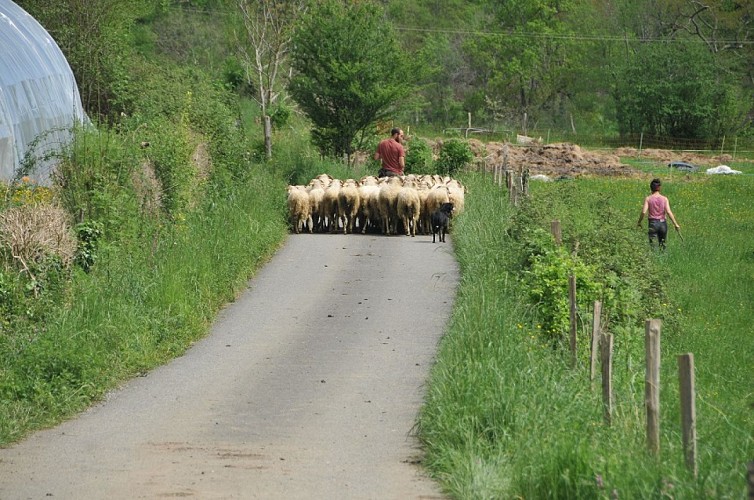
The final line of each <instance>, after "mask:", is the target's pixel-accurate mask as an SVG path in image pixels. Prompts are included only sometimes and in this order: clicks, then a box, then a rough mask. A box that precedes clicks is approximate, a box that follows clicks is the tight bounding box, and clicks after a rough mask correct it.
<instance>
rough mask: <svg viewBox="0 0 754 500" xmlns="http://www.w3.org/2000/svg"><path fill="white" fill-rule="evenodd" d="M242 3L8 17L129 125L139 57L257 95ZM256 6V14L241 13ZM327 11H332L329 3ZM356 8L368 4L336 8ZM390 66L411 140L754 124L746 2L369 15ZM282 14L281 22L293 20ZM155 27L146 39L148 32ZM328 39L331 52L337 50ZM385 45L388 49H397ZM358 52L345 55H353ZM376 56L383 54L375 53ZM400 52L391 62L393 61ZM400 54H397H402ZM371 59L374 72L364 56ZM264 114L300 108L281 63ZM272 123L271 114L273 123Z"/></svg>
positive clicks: (112, 6) (416, 8) (430, 6)
mask: <svg viewBox="0 0 754 500" xmlns="http://www.w3.org/2000/svg"><path fill="white" fill-rule="evenodd" d="M244 3H246V4H247V5H248V4H249V2H248V1H246V2H244V1H243V0H177V1H167V0H139V1H135V2H134V1H129V2H124V1H115V2H112V1H105V0H96V1H91V2H85V3H82V2H73V1H71V2H57V3H56V4H55V6H52V7H50V6H48V5H47V2H43V1H40V0H24V1H20V2H19V4H20V5H22V6H23V7H25V8H26V9H27V10H29V11H30V12H31V13H32V14H33V15H34V16H35V17H37V19H39V20H40V21H41V22H42V24H43V25H44V26H45V27H46V28H47V29H48V30H49V31H50V32H51V33H52V34H53V36H54V37H55V39H56V41H57V42H58V43H59V44H60V45H61V48H62V49H63V51H64V53H66V55H67V57H68V58H69V61H70V62H71V65H72V66H73V69H74V72H75V74H76V76H77V80H78V82H79V85H80V87H81V90H82V96H83V98H84V102H85V107H86V109H87V110H88V111H89V112H90V113H92V114H94V115H99V116H100V117H103V118H108V119H110V120H112V119H113V117H117V116H118V114H119V113H120V112H125V113H129V112H130V110H131V109H130V108H132V106H133V101H134V100H135V96H133V95H129V86H128V85H127V82H128V81H129V79H132V78H134V77H135V75H134V74H133V70H132V69H131V68H130V67H129V55H130V54H132V53H133V52H134V51H136V52H141V53H143V54H157V55H159V56H160V57H166V58H168V59H169V60H171V61H172V62H175V63H177V64H179V65H184V66H191V67H196V68H201V69H202V70H205V71H209V72H211V73H214V75H215V77H216V78H218V79H219V80H221V81H223V82H224V83H226V84H229V85H233V86H234V87H235V89H236V90H237V91H238V93H239V94H241V95H243V94H244V93H246V96H247V97H252V96H254V94H255V93H258V92H259V91H260V89H259V88H258V85H256V84H255V78H254V76H253V74H250V73H253V68H251V67H250V65H249V64H248V62H245V61H244V60H243V57H241V56H240V55H239V54H240V53H241V52H242V51H239V45H240V44H241V43H239V38H237V35H238V32H239V31H241V30H242V29H241V28H239V27H240V26H241V25H242V24H243V20H242V18H241V15H240V10H239V6H240V5H242V4H244ZM252 3H254V2H252ZM258 3H259V4H269V5H271V6H272V8H273V9H277V8H280V7H279V6H280V5H281V4H285V5H294V4H295V5H297V6H299V7H300V11H299V12H298V14H297V15H298V16H299V17H298V18H294V19H293V20H292V23H293V25H294V28H295V26H296V25H298V24H301V23H303V22H306V21H307V19H308V18H309V17H310V16H309V14H310V12H311V11H312V9H316V8H317V6H320V5H322V4H327V3H328V2H327V1H322V0H293V1H290V2H275V1H272V0H267V1H264V2H258ZM329 3H338V2H329ZM341 3H344V4H351V5H354V4H362V3H369V2H341ZM374 5H376V6H377V8H378V9H379V10H378V12H379V13H380V15H381V16H382V17H381V18H380V19H379V20H378V21H379V24H380V29H381V30H382V33H383V35H384V40H385V41H386V43H385V45H384V49H385V50H384V51H385V52H388V56H389V57H396V58H397V57H399V56H400V57H403V56H405V57H408V58H409V59H410V60H411V62H412V63H413V64H412V65H411V66H410V68H408V69H407V73H406V74H403V75H400V77H401V78H402V79H403V81H404V82H405V83H406V84H407V85H409V86H410V87H411V91H410V92H407V93H405V95H403V96H399V97H401V98H400V99H397V100H396V102H395V103H394V106H393V109H391V114H390V118H391V120H392V121H395V122H399V123H402V124H407V125H412V126H414V127H415V129H417V130H419V129H420V130H427V131H433V132H436V131H441V130H443V129H448V128H462V127H467V126H469V122H470V121H471V124H472V126H473V127H474V128H481V129H486V130H491V131H495V132H500V133H503V134H504V135H503V136H504V137H510V136H511V134H512V135H513V137H515V134H517V133H520V134H524V135H527V134H528V135H533V136H536V135H543V134H545V133H547V135H548V136H549V135H550V134H549V132H550V131H551V132H552V135H553V136H554V137H557V138H563V139H568V138H569V137H579V136H581V137H594V138H596V139H593V140H591V141H589V140H587V139H584V140H585V141H588V142H596V143H599V144H605V145H612V146H619V145H625V144H631V145H635V144H636V143H637V141H636V140H635V138H636V137H637V136H639V135H640V134H641V135H642V136H643V137H645V139H644V140H645V144H646V145H654V146H667V147H673V146H675V145H680V146H681V147H686V148H702V149H714V148H719V147H720V145H721V142H723V141H725V138H726V137H727V138H728V140H729V141H730V138H732V137H736V138H737V139H738V140H742V141H744V142H748V141H749V140H750V139H751V137H752V134H753V132H752V118H753V117H754V99H753V98H752V96H754V5H753V4H752V3H751V2H748V1H744V0H710V1H699V0H636V1H635V0H616V1H610V2H603V1H594V0H510V1H506V2H495V1H483V0H473V1H461V0H448V1H442V2H440V1H436V0H417V1H414V2H398V1H395V0H384V1H381V2H374ZM286 15H290V12H288V13H287V14H286ZM147 25H149V26H150V27H153V28H154V35H152V34H151V33H150V34H147V31H146V30H145V29H144V26H147ZM334 29H335V30H336V31H330V32H326V33H325V35H327V36H326V37H323V38H332V37H336V38H337V37H338V36H347V34H344V33H338V32H337V28H334ZM393 38H395V40H396V41H397V45H395V46H394V45H392V44H391V43H389V42H392V39H393ZM358 43H359V41H358V40H355V41H353V44H354V45H353V48H354V50H359V45H358ZM377 43H379V41H377ZM396 48H397V49H396ZM399 53H400V54H399ZM372 57H375V56H374V55H373V56H372ZM281 62H282V65H281V67H280V68H279V71H278V73H279V77H278V82H275V85H276V86H277V87H278V88H275V89H274V90H275V92H277V93H278V94H279V96H272V97H273V100H274V102H269V103H267V105H268V106H270V107H271V109H270V110H268V112H269V113H270V114H273V113H275V112H277V113H282V114H285V113H288V112H290V111H291V110H292V109H295V108H296V105H295V104H294V102H293V100H292V99H289V96H288V94H287V91H286V88H285V87H286V84H287V83H288V82H287V78H286V75H288V74H289V73H288V70H289V64H290V62H289V61H288V60H287V59H286V58H283V59H282V60H281ZM281 110H282V111H281Z"/></svg>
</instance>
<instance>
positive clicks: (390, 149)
mask: <svg viewBox="0 0 754 500" xmlns="http://www.w3.org/2000/svg"><path fill="white" fill-rule="evenodd" d="M374 159H375V160H380V161H381V162H382V168H381V169H380V171H379V173H378V174H377V177H392V176H394V175H403V169H404V168H405V167H406V150H405V149H403V130H401V129H399V128H397V127H396V128H393V129H392V130H391V131H390V138H388V139H383V140H382V141H380V143H379V145H378V146H377V151H376V152H375V153H374Z"/></svg>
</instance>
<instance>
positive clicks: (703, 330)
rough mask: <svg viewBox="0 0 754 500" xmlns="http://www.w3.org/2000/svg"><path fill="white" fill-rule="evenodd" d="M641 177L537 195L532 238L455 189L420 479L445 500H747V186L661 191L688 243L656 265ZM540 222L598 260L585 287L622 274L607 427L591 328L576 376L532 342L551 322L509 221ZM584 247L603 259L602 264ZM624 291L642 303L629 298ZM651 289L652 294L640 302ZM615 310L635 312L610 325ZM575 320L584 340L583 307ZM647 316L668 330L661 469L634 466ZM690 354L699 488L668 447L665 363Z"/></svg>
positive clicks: (510, 217)
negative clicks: (445, 312)
mask: <svg viewBox="0 0 754 500" xmlns="http://www.w3.org/2000/svg"><path fill="white" fill-rule="evenodd" d="M733 168H738V169H740V170H745V169H746V167H741V166H738V167H737V166H733ZM648 175H649V174H648ZM650 177H651V175H650V176H649V177H647V179H641V180H580V181H576V182H570V183H565V184H564V183H553V184H537V185H534V186H533V187H532V199H535V200H537V202H536V205H537V206H538V207H539V211H538V212H537V213H538V214H539V215H540V216H541V218H540V219H539V222H538V223H537V222H536V220H537V219H531V218H529V219H526V218H522V217H521V213H520V211H514V210H513V209H511V208H510V207H509V206H508V204H507V197H506V196H505V194H504V193H502V192H501V191H499V190H497V189H496V188H495V187H493V186H492V185H491V183H490V182H489V179H481V178H479V177H476V176H470V177H468V178H467V179H464V181H465V182H466V184H467V185H468V187H469V195H468V198H467V211H466V213H465V215H464V216H463V217H461V218H459V219H458V220H457V221H456V225H455V227H454V243H455V246H456V251H457V255H458V259H459V262H460V265H461V270H462V274H463V277H462V282H461V286H460V289H459V295H458V300H457V304H456V309H455V312H454V315H453V318H452V321H451V325H450V330H449V332H448V334H447V335H446V337H445V338H444V340H443V342H442V344H441V346H440V351H439V353H438V358H437V362H436V364H435V366H434V368H433V371H432V375H431V380H430V383H429V387H428V394H427V401H426V404H425V406H424V408H423V410H422V414H421V416H420V435H421V438H422V439H423V441H424V443H425V445H426V447H427V464H428V466H429V468H430V470H431V471H432V472H433V473H434V474H436V476H437V477H438V478H440V479H441V480H442V482H443V484H444V485H445V487H446V489H447V491H448V492H449V493H451V494H452V495H453V496H454V497H458V498H610V497H611V495H614V494H615V495H618V498H664V497H672V498H741V497H743V496H744V494H745V488H746V486H745V464H746V462H747V461H748V460H751V458H752V457H754V440H753V439H752V429H754V425H752V424H753V421H752V416H751V415H752V412H751V404H752V399H753V397H752V386H751V380H752V374H753V373H752V363H751V360H752V359H754V343H752V332H751V328H750V326H747V325H748V322H749V319H748V317H749V315H750V312H751V311H752V310H753V308H752V306H753V305H754V303H753V300H754V299H753V298H754V258H753V257H752V255H754V246H753V244H752V241H753V240H752V239H751V234H752V231H753V230H754V217H752V212H751V208H750V206H749V205H750V201H749V200H751V199H752V195H754V179H752V177H751V176H747V175H744V176H736V177H708V176H704V175H703V174H702V175H698V176H692V177H686V176H683V177H680V176H679V177H677V178H674V179H672V180H666V182H665V187H664V193H665V194H667V195H668V196H669V198H670V200H671V204H672V207H673V210H674V212H675V214H676V216H677V218H678V219H679V222H680V224H681V225H682V227H683V229H682V230H683V234H684V238H685V241H683V242H681V241H680V240H679V239H678V238H677V237H676V235H674V234H671V235H670V245H669V249H668V251H667V252H666V253H664V254H655V253H652V252H650V251H648V249H647V247H646V242H645V233H644V231H640V230H638V229H635V224H636V219H637V218H638V213H639V209H640V203H641V200H642V199H643V196H644V195H646V194H647V190H648V181H649V178H650ZM551 218H559V219H561V220H562V223H563V231H564V238H565V241H566V246H568V248H569V249H573V246H574V244H575V241H576V240H580V241H581V249H580V250H579V254H580V255H583V256H585V257H586V256H587V255H589V256H590V257H591V258H592V259H596V260H597V261H599V262H598V263H599V266H598V268H597V270H596V274H594V273H593V274H592V275H591V276H592V280H593V282H598V281H600V279H601V277H603V276H608V275H610V274H611V273H612V272H613V271H614V270H615V269H616V268H617V269H618V270H619V272H618V273H617V276H619V277H620V282H621V286H619V287H616V288H613V289H610V288H602V289H601V291H602V293H606V292H607V291H610V290H612V291H613V292H615V293H613V295H612V299H611V300H612V301H613V305H612V309H613V314H614V316H611V322H610V323H609V324H610V325H611V326H610V330H611V332H612V333H613V334H614V335H615V337H616V350H615V361H614V384H615V397H616V408H615V413H614V416H613V423H612V425H611V426H607V425H606V424H605V423H603V419H602V407H601V398H600V391H599V387H598V386H597V387H593V386H592V385H591V384H590V383H589V381H588V371H587V364H586V363H585V359H586V344H587V340H586V336H587V335H588V332H587V330H588V329H589V328H588V327H586V326H582V328H581V329H580V333H579V335H580V337H579V339H580V340H579V345H580V351H579V365H578V366H577V368H576V369H571V368H570V367H569V363H568V355H567V348H565V346H564V344H563V342H562V337H561V338H560V339H559V338H558V337H557V335H556V336H555V338H554V341H553V332H547V331H545V330H546V329H545V328H543V324H544V323H543V322H544V320H545V319H546V316H547V315H548V314H550V313H549V312H548V311H549V310H548V309H547V308H546V307H544V306H545V305H546V304H545V302H544V299H543V298H542V297H543V296H542V295H541V294H540V295H538V297H539V300H540V302H539V303H535V302H534V300H533V294H532V293H531V283H532V282H531V281H527V279H528V278H527V276H530V275H531V273H532V263H533V262H536V259H532V258H529V257H527V255H526V252H527V251H529V250H530V247H527V246H525V245H522V244H521V241H520V240H521V239H522V238H523V237H526V231H525V229H526V228H522V227H521V222H522V221H526V222H527V223H528V224H530V226H536V225H537V224H539V226H541V227H540V228H541V230H542V231H546V230H548V229H549V222H550V220H551ZM529 229H531V228H529ZM606 230H607V231H606ZM601 240H609V241H608V243H609V244H607V243H606V244H600V243H599V242H600V241H601ZM590 247H594V248H599V249H600V252H608V254H609V258H603V259H601V260H600V258H599V257H600V254H599V253H598V252H594V251H592V252H590V251H589V248H590ZM603 257H608V256H603ZM585 260H587V259H586V258H585ZM588 262H591V260H588ZM642 270H643V273H642ZM637 272H638V274H637ZM637 275H638V276H639V277H641V276H644V278H646V279H640V280H637ZM647 282H652V283H653V284H652V287H649V288H647V287H646V286H645V285H646V283H647ZM527 286H528V288H527ZM550 286H551V287H561V286H562V285H561V284H551V285H550ZM632 289H633V290H635V291H636V294H639V295H644V296H648V295H649V296H648V297H644V299H642V298H641V297H638V298H637V297H633V296H632V294H631V290H632ZM654 289H658V290H660V291H661V292H662V293H659V294H657V295H656V296H654V297H651V295H652V294H653V292H652V290H654ZM620 304H628V305H631V308H632V309H633V310H631V311H621V307H620ZM653 311H656V314H655V313H653ZM622 312H625V313H626V314H622ZM579 314H580V316H581V318H582V324H583V325H588V324H589V318H590V314H589V308H588V303H584V302H583V301H582V300H580V304H579ZM647 317H661V318H663V320H664V323H663V337H662V350H663V363H662V378H661V380H662V388H661V395H662V402H661V404H662V406H661V422H662V429H661V452H660V455H659V456H658V457H654V456H651V455H650V454H649V453H648V452H647V451H646V444H645V438H644V436H645V430H644V394H643V391H644V351H643V348H644V347H643V326H642V325H643V320H644V319H645V318H647ZM581 346H583V347H581ZM686 352H692V353H694V355H695V360H696V378H697V380H696V391H697V413H698V424H697V425H698V428H697V433H698V456H699V461H698V463H699V476H698V478H697V479H695V478H694V477H693V476H692V475H691V474H690V473H689V471H688V470H687V469H686V467H685V465H684V462H683V451H682V444H681V436H680V432H681V431H680V424H679V422H680V417H679V408H678V407H679V403H678V395H677V394H678V392H677V386H678V383H677V364H676V356H677V355H678V354H681V353H686Z"/></svg>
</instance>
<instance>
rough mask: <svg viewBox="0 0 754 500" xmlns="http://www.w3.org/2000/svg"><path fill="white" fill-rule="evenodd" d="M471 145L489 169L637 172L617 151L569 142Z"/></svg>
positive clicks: (552, 172)
mask: <svg viewBox="0 0 754 500" xmlns="http://www.w3.org/2000/svg"><path fill="white" fill-rule="evenodd" d="M469 145H470V146H471V149H472V151H473V152H474V154H475V155H476V156H477V158H478V159H479V161H478V162H477V163H478V166H482V167H483V168H484V169H485V171H488V172H491V171H492V170H493V169H494V168H495V167H501V166H502V167H505V166H506V165H507V168H509V169H511V170H518V169H527V168H528V169H529V173H530V175H538V174H542V175H547V176H548V177H551V178H563V177H582V176H622V177H631V176H634V175H636V174H637V173H638V171H637V170H636V169H635V168H633V167H631V166H629V165H624V164H623V163H621V161H620V157H619V156H618V155H617V154H613V153H604V152H597V151H586V150H583V149H581V147H579V146H578V145H576V144H570V143H557V144H533V145H527V146H518V145H513V144H503V143H499V142H491V143H487V144H483V143H481V142H479V141H476V140H471V141H469Z"/></svg>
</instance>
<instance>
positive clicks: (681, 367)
mask: <svg viewBox="0 0 754 500" xmlns="http://www.w3.org/2000/svg"><path fill="white" fill-rule="evenodd" d="M678 380H679V389H680V391H681V429H682V436H683V453H684V455H685V458H686V465H687V466H688V468H689V469H691V472H692V473H693V474H694V478H696V477H697V475H698V468H697V465H696V396H695V394H694V355H693V354H691V353H688V354H681V355H680V356H678Z"/></svg>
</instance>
